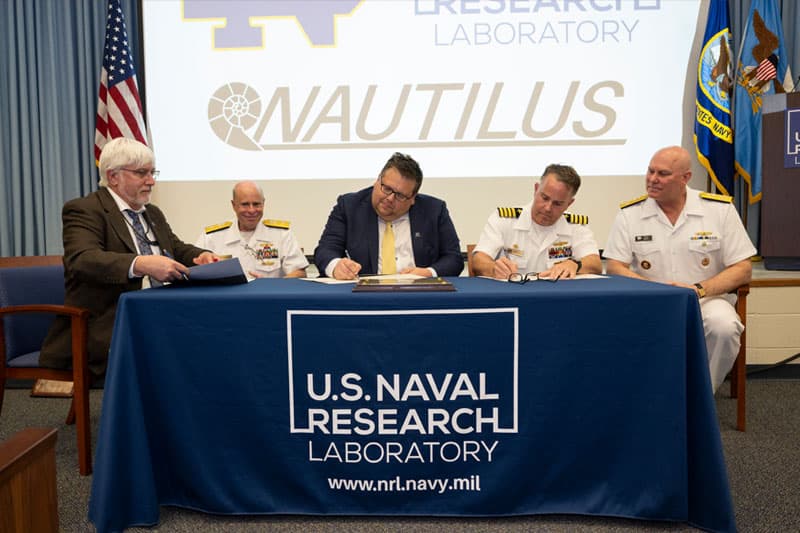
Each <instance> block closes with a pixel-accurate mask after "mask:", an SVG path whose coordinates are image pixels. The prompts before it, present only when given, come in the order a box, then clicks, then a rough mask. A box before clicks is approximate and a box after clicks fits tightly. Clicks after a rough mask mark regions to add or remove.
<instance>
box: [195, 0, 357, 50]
mask: <svg viewBox="0 0 800 533" xmlns="http://www.w3.org/2000/svg"><path fill="white" fill-rule="evenodd" d="M361 2H362V0H324V1H320V0H250V1H248V2H230V1H228V0H218V1H213V0H184V3H183V17H184V19H185V20H189V21H192V20H195V21H196V20H208V19H215V20H216V19H224V20H225V23H224V25H223V26H222V27H217V28H215V29H214V44H213V47H214V48H216V49H229V48H261V47H263V46H264V36H263V26H262V25H255V26H254V25H253V24H252V21H253V19H256V18H259V17H267V18H270V17H294V18H295V19H297V22H298V23H299V24H300V27H301V28H302V29H303V31H304V32H305V34H306V37H308V40H309V41H310V42H311V44H312V45H314V46H330V45H333V44H334V43H335V32H336V17H337V16H340V15H349V14H350V13H352V12H353V10H354V9H355V8H356V7H357V6H358V4H360V3H361Z"/></svg>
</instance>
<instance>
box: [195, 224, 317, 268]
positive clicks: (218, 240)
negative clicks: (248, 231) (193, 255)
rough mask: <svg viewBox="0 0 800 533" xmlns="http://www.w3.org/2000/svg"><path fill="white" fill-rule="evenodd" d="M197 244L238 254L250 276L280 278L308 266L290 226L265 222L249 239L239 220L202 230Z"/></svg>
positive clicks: (230, 253)
mask: <svg viewBox="0 0 800 533" xmlns="http://www.w3.org/2000/svg"><path fill="white" fill-rule="evenodd" d="M195 246H197V247H198V248H204V249H206V250H211V251H212V252H214V253H216V254H219V255H231V256H233V257H238V258H239V261H240V262H241V263H242V269H244V272H245V274H247V278H248V279H252V278H253V277H252V276H251V275H250V271H253V272H256V273H258V274H259V275H260V276H261V277H265V278H279V277H282V276H285V275H286V274H288V273H289V272H294V271H295V270H297V269H299V268H306V267H307V266H308V261H307V260H306V256H305V255H304V254H303V251H302V250H301V249H300V245H299V244H298V243H297V240H296V239H295V237H294V234H293V233H292V231H291V230H289V229H283V228H274V227H269V226H265V225H264V223H263V222H262V223H261V224H258V225H257V226H256V229H255V231H254V232H253V235H252V236H251V237H250V239H248V240H247V241H244V240H242V236H241V234H240V232H239V227H238V224H237V223H236V222H233V223H232V224H231V225H230V226H229V227H227V228H225V229H221V230H218V231H213V232H211V233H203V234H202V235H200V237H199V238H198V239H197V242H196V243H195Z"/></svg>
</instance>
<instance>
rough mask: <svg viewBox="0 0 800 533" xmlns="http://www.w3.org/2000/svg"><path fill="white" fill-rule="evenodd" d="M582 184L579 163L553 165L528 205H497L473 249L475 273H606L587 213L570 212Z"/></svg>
mask: <svg viewBox="0 0 800 533" xmlns="http://www.w3.org/2000/svg"><path fill="white" fill-rule="evenodd" d="M580 186H581V178H580V176H579V175H578V173H577V172H576V171H575V169H574V168H572V167H570V166H567V165H555V164H554V165H549V166H548V167H547V168H546V169H545V171H544V173H543V174H542V177H541V179H540V180H539V181H538V182H537V183H535V184H534V188H533V193H534V194H533V201H532V202H531V203H530V204H529V205H528V206H526V207H498V208H497V212H495V213H492V215H491V216H490V217H489V220H488V221H487V222H486V226H485V227H484V228H483V233H481V237H480V240H479V241H478V244H477V245H476V246H475V250H474V251H473V256H472V260H473V268H474V269H475V272H476V273H477V274H478V275H480V276H489V277H493V278H498V279H508V277H509V276H510V275H511V274H513V273H521V274H526V273H532V272H536V273H538V274H539V276H541V277H548V278H551V279H555V278H562V279H563V278H572V277H575V276H576V275H577V274H600V273H602V271H603V265H602V263H601V262H600V254H599V252H598V249H597V242H596V241H595V239H594V235H593V234H592V231H591V230H590V229H589V227H588V226H587V222H588V217H586V216H581V215H575V214H572V213H565V211H566V209H567V208H568V207H569V206H570V205H572V202H574V201H575V194H576V193H577V192H578V189H579V188H580Z"/></svg>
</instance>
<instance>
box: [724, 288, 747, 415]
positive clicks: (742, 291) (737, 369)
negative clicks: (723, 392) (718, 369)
mask: <svg viewBox="0 0 800 533" xmlns="http://www.w3.org/2000/svg"><path fill="white" fill-rule="evenodd" d="M749 293H750V284H748V283H746V284H744V285H742V286H741V287H739V288H738V289H736V314H738V315H739V320H741V321H742V324H744V326H745V329H744V330H743V331H742V336H741V338H740V342H741V345H740V346H739V353H738V355H737V356H736V361H734V363H733V368H732V369H731V372H730V374H729V375H730V379H731V398H736V429H738V430H739V431H744V430H745V425H746V416H747V410H746V405H745V400H746V397H745V382H746V379H747V376H746V373H745V370H746V369H747V295H748V294H749Z"/></svg>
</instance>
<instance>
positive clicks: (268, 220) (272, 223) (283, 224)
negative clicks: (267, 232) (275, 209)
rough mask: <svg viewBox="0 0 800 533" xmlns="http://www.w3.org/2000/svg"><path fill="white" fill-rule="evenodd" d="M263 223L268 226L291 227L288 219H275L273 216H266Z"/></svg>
mask: <svg viewBox="0 0 800 533" xmlns="http://www.w3.org/2000/svg"><path fill="white" fill-rule="evenodd" d="M261 223H262V224H264V225H265V226H266V227H268V228H279V229H289V221H288V220H274V219H271V218H265V219H264V220H263V221H262V222H261Z"/></svg>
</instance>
